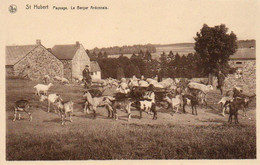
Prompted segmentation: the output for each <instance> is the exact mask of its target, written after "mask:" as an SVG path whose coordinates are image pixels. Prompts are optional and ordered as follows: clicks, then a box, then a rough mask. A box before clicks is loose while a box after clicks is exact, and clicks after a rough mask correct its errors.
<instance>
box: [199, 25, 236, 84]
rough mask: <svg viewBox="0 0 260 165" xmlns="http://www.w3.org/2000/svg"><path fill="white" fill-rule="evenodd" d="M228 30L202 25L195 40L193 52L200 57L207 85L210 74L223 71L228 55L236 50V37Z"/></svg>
mask: <svg viewBox="0 0 260 165" xmlns="http://www.w3.org/2000/svg"><path fill="white" fill-rule="evenodd" d="M227 32H228V28H227V27H226V26H225V25H224V24H221V25H219V26H215V27H209V26H208V25H206V24H204V25H203V27H202V29H201V30H200V32H197V34H196V37H195V38H194V39H195V47H194V49H195V51H196V53H197V54H198V55H199V56H200V57H201V62H202V63H201V66H202V68H203V73H204V74H206V75H209V83H210V84H212V74H216V73H217V72H218V71H219V70H221V71H222V70H225V69H226V67H227V66H228V65H226V64H227V62H228V59H229V56H230V55H233V54H234V53H235V52H236V49H237V37H236V35H235V34H234V33H233V32H231V33H230V34H228V33H227Z"/></svg>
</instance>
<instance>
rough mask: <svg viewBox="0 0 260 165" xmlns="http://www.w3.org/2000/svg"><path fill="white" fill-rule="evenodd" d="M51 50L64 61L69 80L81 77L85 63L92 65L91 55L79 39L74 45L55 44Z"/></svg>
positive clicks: (65, 75)
mask: <svg viewBox="0 0 260 165" xmlns="http://www.w3.org/2000/svg"><path fill="white" fill-rule="evenodd" d="M51 52H52V53H53V54H54V56H56V57H57V58H58V59H59V60H60V61H61V62H62V63H63V67H64V77H65V78H67V79H68V80H72V79H73V78H76V79H79V78H81V76H82V71H83V69H84V68H85V65H89V66H90V59H89V56H88V54H87V53H86V51H85V49H84V47H83V45H82V44H80V43H79V42H78V41H77V42H76V44H72V45H55V46H53V48H52V49H51Z"/></svg>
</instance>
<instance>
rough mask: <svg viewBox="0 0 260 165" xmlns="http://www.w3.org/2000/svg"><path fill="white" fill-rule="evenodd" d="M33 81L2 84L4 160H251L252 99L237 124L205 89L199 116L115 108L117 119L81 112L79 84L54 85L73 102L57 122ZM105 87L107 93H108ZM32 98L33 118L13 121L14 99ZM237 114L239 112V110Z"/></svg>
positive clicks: (55, 90)
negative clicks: (64, 118) (63, 121)
mask: <svg viewBox="0 0 260 165" xmlns="http://www.w3.org/2000/svg"><path fill="white" fill-rule="evenodd" d="M36 84H37V82H32V81H28V80H15V79H8V80H7V83H6V87H7V91H6V100H7V102H6V126H7V129H6V139H7V140H6V159H7V160H110V159H255V158H256V115H255V101H253V102H252V103H251V104H250V107H249V108H248V117H246V118H244V117H242V116H241V115H239V122H240V123H239V124H237V125H235V124H228V123H227V120H228V116H225V117H223V116H221V112H220V111H219V110H218V106H217V105H216V103H217V102H218V101H219V99H220V98H221V96H220V95H219V91H213V92H211V93H209V96H208V101H209V105H210V106H209V108H207V109H205V108H202V107H200V108H199V109H198V114H199V115H198V116H193V115H191V109H190V107H187V108H186V109H187V111H188V113H187V114H182V113H178V114H173V113H172V112H171V111H170V110H166V109H162V108H160V107H157V109H158V111H159V113H158V120H152V116H150V115H148V114H143V119H141V120H140V119H139V118H138V117H139V113H138V112H137V111H135V109H132V110H133V116H132V117H133V118H132V120H130V121H129V122H128V121H127V114H126V113H124V112H121V111H119V120H118V121H115V120H112V119H108V118H107V112H106V110H105V109H104V108H99V109H98V117H97V118H96V119H95V120H93V119H92V114H89V115H85V114H84V113H83V112H82V110H83V104H82V103H83V100H82V93H83V89H82V87H81V86H77V85H75V86H74V85H69V86H66V85H60V84H54V87H51V89H50V93H59V94H61V96H62V97H63V98H64V99H65V100H69V99H71V100H73V101H74V102H75V106H74V108H75V113H74V116H73V118H72V119H73V123H70V122H66V125H65V126H61V122H60V118H59V116H58V115H57V114H55V113H47V112H46V110H47V103H46V102H39V97H38V96H35V95H34V94H33V93H34V91H33V86H34V85H36ZM113 91H114V90H113V89H108V90H107V91H106V92H105V94H112V93H113ZM21 98H26V99H28V100H30V102H31V104H32V106H33V107H32V108H31V111H32V114H33V121H32V122H29V121H28V116H26V114H22V119H21V120H20V121H16V122H13V121H12V119H13V108H12V105H13V103H14V102H15V101H16V100H18V99H21ZM239 114H242V112H241V111H239Z"/></svg>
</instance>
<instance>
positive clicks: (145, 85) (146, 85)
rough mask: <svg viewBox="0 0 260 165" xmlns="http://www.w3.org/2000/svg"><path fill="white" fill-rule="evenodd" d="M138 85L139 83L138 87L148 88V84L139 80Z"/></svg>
mask: <svg viewBox="0 0 260 165" xmlns="http://www.w3.org/2000/svg"><path fill="white" fill-rule="evenodd" d="M138 83H139V86H140V87H148V86H149V83H148V82H146V81H144V80H140V81H139V82H138Z"/></svg>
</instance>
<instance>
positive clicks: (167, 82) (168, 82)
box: [159, 78, 175, 88]
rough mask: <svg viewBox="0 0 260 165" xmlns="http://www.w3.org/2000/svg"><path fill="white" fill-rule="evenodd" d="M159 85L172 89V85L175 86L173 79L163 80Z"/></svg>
mask: <svg viewBox="0 0 260 165" xmlns="http://www.w3.org/2000/svg"><path fill="white" fill-rule="evenodd" d="M159 84H160V85H162V86H163V88H169V87H171V86H172V85H174V84H175V82H174V80H173V79H171V78H167V79H165V80H163V81H162V82H160V83H159Z"/></svg>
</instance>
